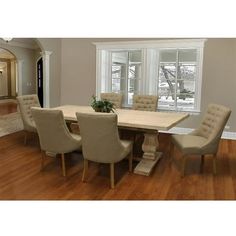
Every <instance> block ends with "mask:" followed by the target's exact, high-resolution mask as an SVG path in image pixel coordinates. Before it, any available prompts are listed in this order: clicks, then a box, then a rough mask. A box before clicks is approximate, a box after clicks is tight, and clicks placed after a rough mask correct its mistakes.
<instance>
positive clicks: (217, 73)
mask: <svg viewBox="0 0 236 236" xmlns="http://www.w3.org/2000/svg"><path fill="white" fill-rule="evenodd" d="M128 40H131V41H137V40H148V39H109V38H106V39H96V38H89V39H62V40H61V104H78V105H88V104H89V102H90V98H91V95H92V94H95V88H96V47H95V46H94V45H93V44H92V43H93V42H105V41H128ZM151 40H153V38H152V39H151ZM235 65H236V39H208V40H207V42H206V44H205V50H204V61H203V82H202V99H201V111H202V112H201V114H199V115H192V116H191V117H190V118H189V119H187V120H186V121H184V122H182V123H181V124H180V125H179V126H180V127H186V128H195V127H196V126H197V125H198V124H199V123H200V121H201V119H202V115H203V114H204V113H205V111H206V108H207V105H208V104H209V103H211V102H214V103H219V104H223V105H226V106H229V107H231V109H232V111H233V112H232V115H231V117H230V119H229V122H228V125H229V126H230V129H229V130H227V131H232V132H236V114H235V113H236V99H235V91H236V66H235Z"/></svg>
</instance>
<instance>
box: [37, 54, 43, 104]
mask: <svg viewBox="0 0 236 236" xmlns="http://www.w3.org/2000/svg"><path fill="white" fill-rule="evenodd" d="M37 91H38V98H39V103H40V105H41V107H43V58H42V57H41V58H40V59H39V60H38V61H37Z"/></svg>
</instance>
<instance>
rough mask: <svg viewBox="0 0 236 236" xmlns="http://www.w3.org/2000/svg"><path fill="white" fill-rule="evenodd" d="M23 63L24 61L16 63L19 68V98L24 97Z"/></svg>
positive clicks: (17, 79)
mask: <svg viewBox="0 0 236 236" xmlns="http://www.w3.org/2000/svg"><path fill="white" fill-rule="evenodd" d="M23 63H24V60H21V59H20V60H17V61H16V66H17V78H16V81H17V82H16V83H17V94H18V96H21V95H23V81H22V80H23Z"/></svg>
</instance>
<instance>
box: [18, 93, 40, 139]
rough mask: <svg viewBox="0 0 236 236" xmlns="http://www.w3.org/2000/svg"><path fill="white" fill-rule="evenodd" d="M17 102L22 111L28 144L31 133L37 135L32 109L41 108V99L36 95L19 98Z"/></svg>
mask: <svg viewBox="0 0 236 236" xmlns="http://www.w3.org/2000/svg"><path fill="white" fill-rule="evenodd" d="M16 99H17V102H18V105H19V109H20V114H21V118H22V121H23V125H24V130H25V141H24V143H25V144H26V142H27V136H28V133H29V132H33V133H37V130H36V126H35V123H34V119H33V117H32V114H31V110H30V109H31V107H40V103H39V99H38V96H37V95H36V94H31V95H23V96H18V97H17V98H16Z"/></svg>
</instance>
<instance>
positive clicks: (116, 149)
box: [76, 113, 133, 188]
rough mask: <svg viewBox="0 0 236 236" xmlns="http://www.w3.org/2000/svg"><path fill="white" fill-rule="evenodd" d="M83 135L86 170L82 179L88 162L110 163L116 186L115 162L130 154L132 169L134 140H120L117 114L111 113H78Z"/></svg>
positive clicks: (130, 167)
mask: <svg viewBox="0 0 236 236" xmlns="http://www.w3.org/2000/svg"><path fill="white" fill-rule="evenodd" d="M76 116H77V120H78V124H79V127H80V134H81V137H82V146H83V149H82V152H83V157H84V171H83V177H82V181H83V182H84V181H85V177H86V174H87V171H88V162H89V161H93V162H98V163H109V164H110V183H111V188H114V164H115V163H117V162H119V161H121V160H122V159H124V158H125V157H127V156H129V171H130V172H131V171H132V157H133V153H132V141H128V140H120V138H119V134H118V128H117V115H116V114H113V113H112V114H111V113H90V114H86V113H76Z"/></svg>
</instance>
